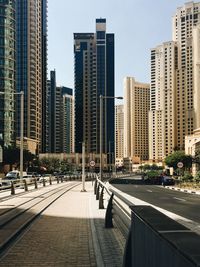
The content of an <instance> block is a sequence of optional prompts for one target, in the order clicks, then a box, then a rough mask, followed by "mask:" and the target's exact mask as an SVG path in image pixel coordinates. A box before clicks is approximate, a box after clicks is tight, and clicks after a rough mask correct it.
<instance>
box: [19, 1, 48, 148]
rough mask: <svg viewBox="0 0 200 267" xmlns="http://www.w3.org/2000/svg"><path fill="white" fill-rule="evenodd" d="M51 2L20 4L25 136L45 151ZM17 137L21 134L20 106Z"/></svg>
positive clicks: (23, 2)
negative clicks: (44, 130) (43, 112)
mask: <svg viewBox="0 0 200 267" xmlns="http://www.w3.org/2000/svg"><path fill="white" fill-rule="evenodd" d="M46 12H47V0H38V1H35V0H16V22H17V27H16V38H17V45H16V49H17V66H16V67H17V91H18V92H19V91H21V90H22V91H24V136H25V137H28V138H30V139H33V140H34V141H36V142H37V144H38V148H39V150H41V134H42V103H43V102H44V99H43V97H44V90H46V88H45V79H46V69H45V68H46V50H45V44H46ZM17 113H18V120H17V122H18V123H17V136H19V134H20V116H19V113H20V105H19V103H18V111H17Z"/></svg>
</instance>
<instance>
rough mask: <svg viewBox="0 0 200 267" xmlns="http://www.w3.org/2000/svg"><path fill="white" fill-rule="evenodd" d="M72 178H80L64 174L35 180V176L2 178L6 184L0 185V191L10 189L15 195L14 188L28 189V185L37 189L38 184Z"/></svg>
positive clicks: (43, 184) (70, 179)
mask: <svg viewBox="0 0 200 267" xmlns="http://www.w3.org/2000/svg"><path fill="white" fill-rule="evenodd" d="M72 180H81V175H65V176H49V177H48V179H47V178H46V177H43V179H41V178H40V180H37V179H36V178H28V179H22V180H21V179H14V180H10V181H9V180H8V179H5V180H4V179H2V180H1V183H2V184H3V183H4V182H5V181H6V183H8V185H5V186H4V185H1V186H0V192H4V191H5V190H10V193H11V195H15V193H16V188H18V187H20V188H21V189H24V191H29V189H30V187H31V188H32V189H38V187H39V186H38V185H42V186H43V187H45V186H46V185H52V182H53V181H54V182H57V183H60V182H61V183H62V182H64V181H72Z"/></svg>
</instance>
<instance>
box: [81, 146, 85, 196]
mask: <svg viewBox="0 0 200 267" xmlns="http://www.w3.org/2000/svg"><path fill="white" fill-rule="evenodd" d="M81 192H86V190H85V142H82V190H81Z"/></svg>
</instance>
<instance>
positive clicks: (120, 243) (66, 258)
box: [0, 182, 125, 267]
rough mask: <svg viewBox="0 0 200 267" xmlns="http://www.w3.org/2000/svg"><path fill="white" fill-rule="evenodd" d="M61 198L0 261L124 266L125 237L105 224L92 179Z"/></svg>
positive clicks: (24, 266)
mask: <svg viewBox="0 0 200 267" xmlns="http://www.w3.org/2000/svg"><path fill="white" fill-rule="evenodd" d="M81 188H82V185H79V186H77V187H75V188H74V189H72V190H71V191H70V192H68V193H67V194H65V195H63V196H62V197H61V198H59V199H58V200H57V201H56V202H55V203H54V204H53V205H51V206H50V207H49V208H48V209H47V210H45V212H44V213H43V214H42V215H41V216H40V217H39V218H38V219H37V221H35V222H34V224H33V225H32V226H31V227H30V229H28V230H27V232H26V233H25V234H24V235H23V236H22V237H20V239H19V240H18V241H17V243H16V244H15V246H14V247H12V249H10V250H8V251H7V253H6V254H5V255H4V256H3V258H2V259H1V261H0V266H1V267H7V266H9V267H10V266H15V267H17V266H19V267H29V266H37V267H39V266H55V267H60V266H69V267H71V266H82V267H84V266H100V267H101V266H109V267H112V266H113V267H114V266H116V267H117V266H122V261H123V252H124V247H125V239H124V237H123V236H122V234H121V233H120V232H119V231H118V230H117V229H116V228H113V229H105V228H104V217H105V209H104V210H99V209H98V201H96V197H95V195H94V193H93V192H94V189H93V186H92V184H91V182H86V190H87V191H86V192H81Z"/></svg>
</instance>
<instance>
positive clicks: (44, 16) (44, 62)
mask: <svg viewBox="0 0 200 267" xmlns="http://www.w3.org/2000/svg"><path fill="white" fill-rule="evenodd" d="M47 4H48V0H43V1H42V36H41V38H42V140H41V149H40V150H41V151H42V152H43V153H44V152H46V131H47V129H46V98H47V41H48V40H47V9H48V6H47Z"/></svg>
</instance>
